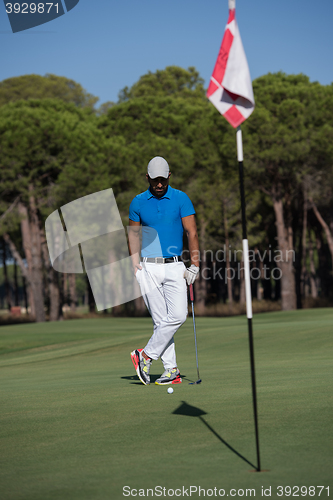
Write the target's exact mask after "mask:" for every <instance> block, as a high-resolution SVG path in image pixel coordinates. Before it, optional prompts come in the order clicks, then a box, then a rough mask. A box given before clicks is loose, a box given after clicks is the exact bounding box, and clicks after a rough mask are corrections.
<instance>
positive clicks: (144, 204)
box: [129, 186, 195, 257]
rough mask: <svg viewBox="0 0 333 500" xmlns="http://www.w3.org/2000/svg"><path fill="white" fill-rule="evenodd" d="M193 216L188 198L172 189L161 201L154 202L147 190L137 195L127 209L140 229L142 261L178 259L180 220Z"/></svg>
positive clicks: (181, 241)
mask: <svg viewBox="0 0 333 500" xmlns="http://www.w3.org/2000/svg"><path fill="white" fill-rule="evenodd" d="M193 214H195V210H194V207H193V205H192V202H191V200H190V198H189V197H188V196H187V194H186V193H184V192H183V191H179V190H178V189H173V188H172V187H171V186H168V189H167V192H166V193H165V195H164V196H162V197H161V198H156V196H154V195H153V194H152V193H151V191H150V189H147V191H145V192H144V193H141V194H138V195H137V196H136V197H135V198H134V199H133V200H132V203H131V205H130V209H129V218H130V220H132V221H134V222H140V223H141V225H142V226H143V227H142V250H141V255H142V257H172V256H174V255H181V253H182V251H183V225H182V218H183V217H188V216H189V215H193ZM150 228H151V230H150ZM157 235H158V238H156V236H157Z"/></svg>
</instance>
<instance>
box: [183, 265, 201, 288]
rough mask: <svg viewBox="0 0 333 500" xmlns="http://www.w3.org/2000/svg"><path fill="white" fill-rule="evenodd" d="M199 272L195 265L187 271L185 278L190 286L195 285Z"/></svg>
mask: <svg viewBox="0 0 333 500" xmlns="http://www.w3.org/2000/svg"><path fill="white" fill-rule="evenodd" d="M199 270H200V269H199V267H197V266H195V265H194V264H192V265H191V267H188V268H187V269H186V271H185V274H184V278H185V279H186V281H187V284H188V285H193V283H194V282H195V280H196V277H197V276H198V273H199Z"/></svg>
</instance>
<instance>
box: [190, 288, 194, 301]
mask: <svg viewBox="0 0 333 500" xmlns="http://www.w3.org/2000/svg"><path fill="white" fill-rule="evenodd" d="M190 299H191V302H193V301H194V295H193V285H192V284H191V285H190Z"/></svg>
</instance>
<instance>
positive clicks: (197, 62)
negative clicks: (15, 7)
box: [0, 0, 333, 104]
mask: <svg viewBox="0 0 333 500" xmlns="http://www.w3.org/2000/svg"><path fill="white" fill-rule="evenodd" d="M7 1H8V0H6V2H7ZM56 1H62V0H56ZM28 3H30V0H28ZM236 17H237V21H238V25H239V29H240V33H241V37H242V40H243V45H244V48H245V52H246V55H247V59H248V63H249V67H250V72H251V77H252V79H255V78H257V77H258V76H261V75H264V74H266V73H268V72H276V71H280V70H282V71H284V72H285V73H288V74H290V73H304V74H306V75H308V76H309V77H310V79H311V81H315V80H317V81H319V82H320V83H322V84H324V85H327V84H330V83H331V82H332V81H333V64H332V62H333V57H332V48H333V29H332V21H333V1H332V0H322V1H321V2H314V1H313V0H312V1H310V0H292V1H287V0H280V1H279V2H277V1H274V0H265V1H262V0H237V2H236ZM227 19H228V1H227V0H208V1H206V2H204V1H203V0H169V1H163V2H162V1H161V0H117V1H116V0H80V2H79V4H78V5H77V6H76V7H75V8H74V9H72V10H71V11H70V12H68V13H66V14H65V15H64V16H62V17H60V18H58V19H55V20H54V21H51V22H50V23H47V24H44V25H42V26H39V27H37V28H34V29H31V30H27V31H25V32H20V33H16V34H13V33H12V32H11V28H10V24H9V21H8V18H7V15H6V12H5V6H4V3H3V2H1V3H0V44H1V51H0V80H4V79H6V78H10V77H13V76H20V75H24V74H30V73H36V74H40V75H45V74H46V73H54V74H57V75H61V76H66V77H68V78H72V79H74V80H76V81H77V82H79V83H80V84H81V85H82V86H83V87H84V88H85V89H86V90H87V91H88V92H90V93H92V94H94V95H96V96H98V97H99V98H100V101H99V103H98V104H101V103H102V102H106V101H116V100H117V96H118V92H119V91H120V90H121V89H122V88H123V87H125V86H126V85H128V86H131V85H132V84H133V83H134V82H136V81H137V80H138V79H139V77H140V76H141V75H143V74H145V73H147V72H148V71H149V70H150V71H152V72H154V71H156V69H163V68H165V67H166V66H169V65H178V66H181V67H184V68H187V67H189V66H195V67H196V68H197V70H198V71H199V73H200V75H201V76H202V77H203V78H204V80H205V83H206V85H207V84H208V81H209V78H210V75H211V72H212V70H213V67H214V64H215V60H216V57H217V54H218V50H219V47H220V44H221V40H222V36H223V32H224V28H225V25H226V22H227Z"/></svg>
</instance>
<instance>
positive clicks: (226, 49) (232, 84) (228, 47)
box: [207, 0, 254, 128]
mask: <svg viewBox="0 0 333 500" xmlns="http://www.w3.org/2000/svg"><path fill="white" fill-rule="evenodd" d="M235 3H236V2H235V0H229V19H228V24H227V26H226V28H225V32H224V36H223V40H222V44H221V48H220V52H219V55H218V56H217V61H216V64H215V68H214V71H213V74H212V76H211V78H210V83H209V87H208V90H207V97H208V99H209V100H210V102H211V103H212V104H214V106H215V107H216V108H217V109H218V111H219V112H220V113H221V114H222V115H223V116H224V118H226V119H227V120H228V122H229V123H230V124H231V125H232V126H233V127H235V128H236V127H238V125H240V124H241V123H242V122H243V121H244V120H246V119H247V118H248V117H249V116H250V114H251V113H252V111H253V110H254V96H253V89H252V82H251V77H250V70H249V66H248V64H247V60H246V55H245V52H244V48H243V44H242V40H241V37H240V34H239V30H238V26H237V22H236V9H235Z"/></svg>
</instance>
